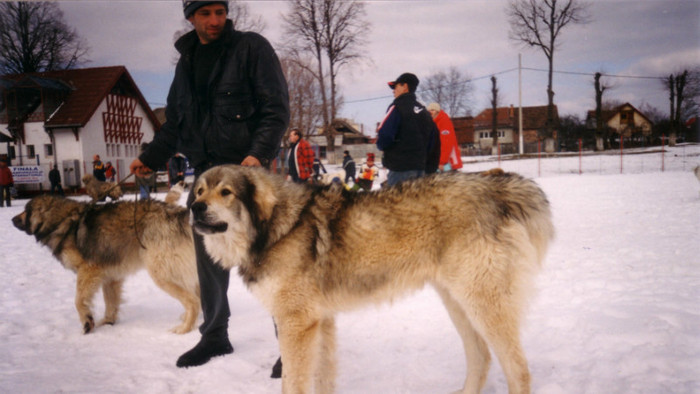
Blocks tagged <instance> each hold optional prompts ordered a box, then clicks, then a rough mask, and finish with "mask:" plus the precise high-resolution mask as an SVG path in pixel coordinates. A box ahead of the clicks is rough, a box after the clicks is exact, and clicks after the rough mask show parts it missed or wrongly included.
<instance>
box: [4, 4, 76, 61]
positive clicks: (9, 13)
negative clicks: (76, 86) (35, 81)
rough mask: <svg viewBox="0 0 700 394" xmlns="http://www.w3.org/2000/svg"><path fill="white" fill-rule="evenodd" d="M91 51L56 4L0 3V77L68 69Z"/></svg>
mask: <svg viewBox="0 0 700 394" xmlns="http://www.w3.org/2000/svg"><path fill="white" fill-rule="evenodd" d="M88 51H89V48H88V47H87V44H86V43H85V41H84V40H83V39H82V38H80V37H79V36H78V34H77V32H76V31H75V29H72V28H70V27H69V26H67V25H66V24H65V23H64V21H63V12H62V11H61V9H60V8H59V7H58V4H57V3H55V2H35V1H31V2H30V1H26V2H25V1H20V2H0V74H21V73H32V72H42V71H49V70H65V69H71V68H75V67H77V66H79V65H80V64H82V63H86V62H88V60H87V58H86V56H87V53H88Z"/></svg>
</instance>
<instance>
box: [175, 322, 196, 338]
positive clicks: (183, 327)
mask: <svg viewBox="0 0 700 394" xmlns="http://www.w3.org/2000/svg"><path fill="white" fill-rule="evenodd" d="M192 330H194V324H186V323H182V324H180V325H178V326H175V327H173V328H171V329H170V332H172V333H174V334H178V335H182V334H187V333H188V332H190V331H192Z"/></svg>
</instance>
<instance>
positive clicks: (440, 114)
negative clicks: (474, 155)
mask: <svg viewBox="0 0 700 394" xmlns="http://www.w3.org/2000/svg"><path fill="white" fill-rule="evenodd" d="M428 112H430V115H431V116H432V117H433V121H434V122H435V124H436V125H437V127H438V130H440V166H439V168H440V171H450V170H458V169H460V168H462V152H461V151H460V149H459V145H458V144H457V134H455V127H454V126H453V125H452V120H450V117H449V116H447V113H446V112H445V111H443V110H442V109H441V108H440V104H438V103H430V104H429V105H428Z"/></svg>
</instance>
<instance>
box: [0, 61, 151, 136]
mask: <svg viewBox="0 0 700 394" xmlns="http://www.w3.org/2000/svg"><path fill="white" fill-rule="evenodd" d="M33 76H36V77H41V78H47V79H56V80H60V81H61V82H63V83H65V84H67V85H68V86H70V87H71V88H72V89H73V91H72V92H71V93H70V94H69V95H68V96H67V97H66V99H65V101H64V102H63V104H62V105H61V106H60V108H58V110H57V111H56V113H54V114H53V115H52V116H51V118H50V119H48V120H47V121H46V124H45V126H46V127H48V128H57V127H83V126H85V124H86V123H87V122H88V121H89V120H90V119H91V118H92V116H93V115H94V113H95V111H96V110H97V108H98V107H99V105H100V103H101V102H102V100H104V98H105V97H106V96H107V94H109V93H110V92H111V91H112V89H113V88H114V87H115V86H116V85H117V83H118V82H120V80H121V81H122V82H123V83H125V84H126V86H127V87H129V88H130V90H131V92H130V93H133V94H134V95H135V96H136V98H137V99H138V101H139V103H140V104H141V106H142V107H143V108H144V110H145V111H146V114H147V116H148V118H149V120H150V121H151V122H152V123H153V125H154V128H155V129H156V130H158V129H159V128H160V122H159V121H158V119H157V118H156V116H155V115H154V114H153V111H152V110H151V108H150V107H149V105H148V103H147V102H146V100H145V98H144V97H143V95H142V94H141V91H140V90H139V89H138V87H137V86H136V83H134V80H133V79H132V78H131V75H129V72H128V71H127V70H126V67H124V66H112V67H97V68H84V69H76V70H61V71H46V72H41V73H31V74H15V75H5V76H3V78H5V79H10V80H14V81H18V82H19V81H21V80H23V79H24V78H26V77H33ZM46 115H47V116H49V115H51V114H46Z"/></svg>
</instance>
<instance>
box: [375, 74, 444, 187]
mask: <svg viewBox="0 0 700 394" xmlns="http://www.w3.org/2000/svg"><path fill="white" fill-rule="evenodd" d="M418 83H419V81H418V77H416V76H415V75H414V74H411V73H404V74H401V75H400V76H399V77H398V78H397V79H396V80H395V81H392V82H389V87H390V88H391V89H392V90H393V91H394V102H393V103H392V104H391V105H390V106H389V109H388V110H387V113H386V116H385V117H384V120H383V121H382V123H381V124H380V126H379V129H378V130H377V148H379V150H381V151H384V158H383V160H382V163H383V164H384V167H386V168H388V169H389V174H388V176H387V182H386V184H387V186H393V185H396V184H397V183H400V182H402V181H405V180H407V179H412V178H418V177H420V176H423V175H424V174H426V173H428V174H431V173H434V172H436V171H437V168H438V165H439V161H440V134H439V132H438V129H437V126H435V122H433V118H432V117H431V116H430V113H429V112H428V110H427V109H426V108H425V106H423V104H421V103H419V102H418V101H417V100H416V88H417V87H418Z"/></svg>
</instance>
